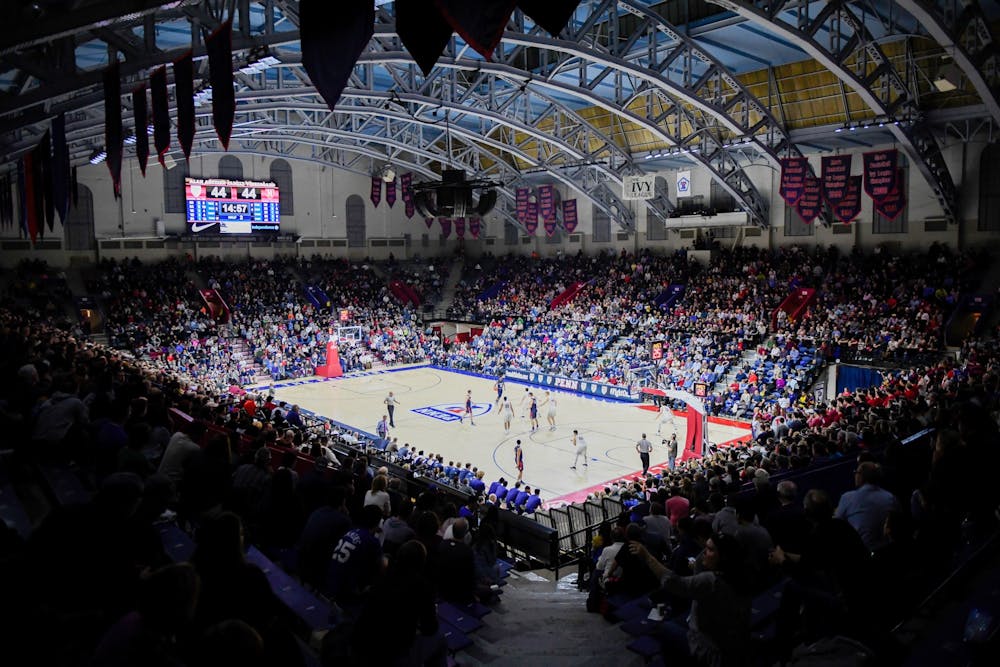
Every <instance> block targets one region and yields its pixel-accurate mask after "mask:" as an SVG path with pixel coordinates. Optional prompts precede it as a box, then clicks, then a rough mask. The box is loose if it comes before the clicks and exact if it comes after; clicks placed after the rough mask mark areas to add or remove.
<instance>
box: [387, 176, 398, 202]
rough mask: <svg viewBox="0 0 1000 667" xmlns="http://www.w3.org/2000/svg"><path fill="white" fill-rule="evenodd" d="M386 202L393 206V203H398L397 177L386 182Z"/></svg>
mask: <svg viewBox="0 0 1000 667" xmlns="http://www.w3.org/2000/svg"><path fill="white" fill-rule="evenodd" d="M385 203H386V204H388V205H389V208H392V205H393V204H395V203H396V179H395V178H394V179H392V180H391V181H386V182H385Z"/></svg>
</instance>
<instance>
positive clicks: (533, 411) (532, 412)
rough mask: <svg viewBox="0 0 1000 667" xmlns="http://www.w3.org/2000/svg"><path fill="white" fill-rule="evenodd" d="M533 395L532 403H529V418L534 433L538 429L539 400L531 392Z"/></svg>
mask: <svg viewBox="0 0 1000 667" xmlns="http://www.w3.org/2000/svg"><path fill="white" fill-rule="evenodd" d="M529 395H530V396H531V403H530V404H529V405H528V418H529V420H530V421H529V423H530V424H531V432H532V433H534V432H535V431H537V430H538V401H536V400H535V395H534V394H529Z"/></svg>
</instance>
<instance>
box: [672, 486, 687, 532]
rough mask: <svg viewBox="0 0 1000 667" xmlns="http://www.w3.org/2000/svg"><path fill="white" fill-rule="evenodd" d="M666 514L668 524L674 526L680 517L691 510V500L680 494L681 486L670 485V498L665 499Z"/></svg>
mask: <svg viewBox="0 0 1000 667" xmlns="http://www.w3.org/2000/svg"><path fill="white" fill-rule="evenodd" d="M666 509H667V516H668V517H669V518H670V524H671V525H672V526H673V527H674V528H676V527H677V522H678V521H680V520H681V518H682V517H686V516H687V515H688V514H689V513H690V511H691V501H690V500H688V499H687V498H685V497H684V496H682V495H681V487H679V486H672V487H670V498H669V499H668V500H667V505H666Z"/></svg>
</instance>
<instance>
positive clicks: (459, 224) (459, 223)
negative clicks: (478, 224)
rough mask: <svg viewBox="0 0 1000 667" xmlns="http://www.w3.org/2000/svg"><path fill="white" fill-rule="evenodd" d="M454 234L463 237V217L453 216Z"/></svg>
mask: <svg viewBox="0 0 1000 667" xmlns="http://www.w3.org/2000/svg"><path fill="white" fill-rule="evenodd" d="M455 236H457V237H458V238H460V239H464V238H465V218H463V217H458V218H455Z"/></svg>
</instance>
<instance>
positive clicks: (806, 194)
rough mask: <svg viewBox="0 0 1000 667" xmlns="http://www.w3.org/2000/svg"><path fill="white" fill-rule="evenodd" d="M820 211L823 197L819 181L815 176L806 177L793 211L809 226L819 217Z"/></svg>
mask: <svg viewBox="0 0 1000 667" xmlns="http://www.w3.org/2000/svg"><path fill="white" fill-rule="evenodd" d="M822 209H823V195H822V192H821V188H820V182H819V179H818V178H816V177H815V176H806V179H805V184H804V185H803V187H802V195H801V196H800V197H799V199H798V201H797V202H795V210H796V212H797V213H798V214H799V217H800V218H802V221H803V222H805V223H807V224H809V223H812V221H813V220H815V219H816V218H817V217H818V216H819V214H820V212H821V211H822Z"/></svg>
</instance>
